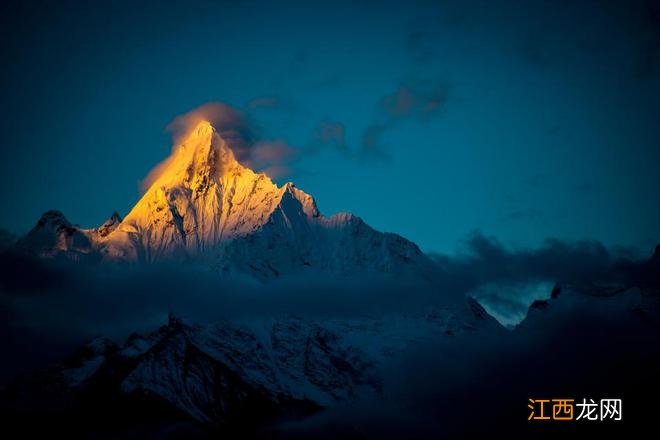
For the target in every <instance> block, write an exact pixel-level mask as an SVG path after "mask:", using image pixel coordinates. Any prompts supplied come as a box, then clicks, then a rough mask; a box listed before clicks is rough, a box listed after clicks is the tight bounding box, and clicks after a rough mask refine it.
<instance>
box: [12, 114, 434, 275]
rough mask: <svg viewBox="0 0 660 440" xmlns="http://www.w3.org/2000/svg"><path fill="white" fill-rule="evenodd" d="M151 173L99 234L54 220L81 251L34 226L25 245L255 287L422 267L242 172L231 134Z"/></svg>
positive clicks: (400, 241)
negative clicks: (162, 266) (191, 268)
mask: <svg viewBox="0 0 660 440" xmlns="http://www.w3.org/2000/svg"><path fill="white" fill-rule="evenodd" d="M153 174H154V175H153V176H152V178H151V179H150V181H151V184H150V186H149V187H148V189H147V190H146V192H145V193H144V195H143V196H142V198H141V199H140V200H139V201H138V202H137V204H136V205H135V206H134V207H133V209H132V210H131V211H130V212H129V213H128V215H126V217H125V218H124V219H123V220H122V219H121V218H120V217H119V215H117V214H113V216H112V217H111V218H110V219H109V220H108V221H106V222H105V223H104V224H103V225H102V226H101V227H99V228H94V229H82V228H79V227H77V226H74V225H71V224H70V223H69V222H68V221H67V220H66V219H65V218H64V216H63V215H62V214H61V213H59V212H58V222H60V223H62V224H65V225H66V233H67V234H69V236H73V235H76V236H78V235H80V238H79V239H78V242H80V243H82V244H83V245H79V246H77V247H72V246H70V243H69V242H68V241H66V240H62V239H61V238H59V237H55V238H53V237H50V236H48V237H46V235H48V234H49V233H58V234H60V235H61V234H62V232H61V231H59V230H58V229H57V228H52V227H49V228H46V229H45V230H44V228H43V225H41V223H43V222H41V221H40V224H38V225H37V226H36V227H35V229H34V230H33V231H31V232H30V233H29V234H28V237H31V239H30V240H23V243H27V244H29V246H27V247H28V248H30V249H31V250H32V251H34V252H36V253H38V254H39V255H41V256H49V257H52V256H65V257H67V258H72V259H75V260H80V259H81V258H80V255H81V254H83V255H85V256H86V257H89V256H94V257H96V258H91V259H92V260H96V259H99V260H102V261H115V262H117V261H119V262H135V263H153V262H157V261H163V260H170V259H174V260H191V259H203V260H204V261H206V262H209V263H210V264H211V265H212V267H213V268H215V269H217V270H218V271H220V272H223V273H227V272H231V273H233V272H241V273H248V274H250V275H252V276H256V277H257V278H261V279H263V278H275V277H279V276H281V275H283V274H287V273H291V272H298V271H301V270H304V271H321V272H331V273H334V274H344V275H351V274H363V273H365V272H367V273H370V272H371V273H374V272H375V273H390V274H397V275H401V274H403V273H409V274H418V273H419V271H420V270H421V268H422V267H423V266H425V265H426V263H427V262H428V260H427V257H426V256H425V255H424V254H423V253H422V252H421V251H420V250H419V248H418V247H417V246H416V245H415V244H413V243H412V242H410V241H408V240H406V239H404V238H402V237H400V236H398V235H396V234H389V233H381V232H378V231H375V230H374V229H372V228H371V227H369V226H368V225H366V224H365V223H364V222H363V221H362V220H361V219H360V218H358V217H356V216H353V215H352V214H346V213H340V214H335V215H333V216H331V217H324V216H322V215H321V214H320V212H319V210H318V208H317V206H316V202H315V201H314V199H313V198H312V196H310V195H309V194H306V193H305V192H303V191H301V190H300V189H298V188H296V187H295V186H294V185H293V184H292V183H287V184H285V185H283V186H282V187H278V186H277V185H276V184H275V183H273V182H272V181H271V179H270V178H269V177H268V176H267V175H266V174H263V173H255V172H254V171H252V170H251V169H249V168H247V167H245V166H244V165H242V164H241V163H239V161H238V160H237V159H236V157H235V155H234V153H233V151H232V149H231V138H230V136H225V135H224V134H223V133H222V132H218V131H216V130H215V129H214V127H213V126H212V125H211V124H210V123H209V122H207V121H201V122H199V123H197V125H196V126H194V128H193V129H192V130H190V131H189V132H188V133H187V134H186V135H185V136H184V137H182V139H181V140H180V141H179V142H178V144H177V145H176V146H175V148H174V150H173V152H172V154H171V156H170V157H169V158H168V159H167V160H166V161H165V162H163V163H162V164H161V165H160V166H159V167H158V168H157V169H156V171H155V172H154V173H153ZM60 217H61V218H60ZM37 229H38V231H37ZM58 231H59V232H58ZM37 232H38V233H37ZM83 238H86V239H87V240H83ZM69 241H70V240H69ZM53 243H55V244H56V246H53ZM58 243H59V244H62V243H65V244H67V245H66V246H64V245H62V246H59V245H57V244H58ZM72 252H75V254H76V255H75V256H74V257H72ZM86 259H89V258H86Z"/></svg>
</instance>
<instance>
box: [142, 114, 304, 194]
mask: <svg viewBox="0 0 660 440" xmlns="http://www.w3.org/2000/svg"><path fill="white" fill-rule="evenodd" d="M204 121H206V122H208V123H210V124H211V126H213V128H214V129H215V130H216V132H217V133H218V135H219V136H220V137H221V138H222V139H223V140H224V141H225V142H226V143H227V145H228V146H229V148H230V149H231V150H232V152H233V153H234V157H235V158H236V159H237V160H238V161H239V162H240V163H242V164H243V165H245V166H247V167H249V168H254V169H256V170H258V171H262V172H265V173H266V174H268V175H269V176H270V177H273V178H277V177H281V176H284V175H287V174H289V173H290V170H289V167H288V165H287V163H288V161H289V160H290V159H292V158H293V157H294V156H295V154H296V150H295V149H294V148H293V147H291V146H290V145H288V143H287V142H286V141H284V140H282V139H276V140H269V139H260V138H259V136H258V130H256V129H255V124H254V122H253V121H252V120H250V118H249V116H248V115H247V114H246V113H245V112H243V111H241V110H239V109H237V108H235V107H232V106H230V105H228V104H225V103H222V102H209V103H206V104H203V105H200V106H199V107H197V108H195V109H193V110H191V111H189V112H187V113H184V114H181V115H179V116H177V117H176V118H174V120H172V121H171V122H170V123H169V124H168V125H167V127H166V131H167V132H169V133H170V134H171V135H172V151H171V153H170V156H169V157H167V158H166V159H165V160H163V161H161V162H160V163H159V164H158V165H156V166H155V167H154V168H153V169H152V170H151V171H150V172H149V173H148V174H147V176H146V177H145V178H144V179H143V180H142V181H141V182H140V190H141V191H142V192H145V191H146V190H147V189H148V188H149V187H150V186H151V185H152V184H153V183H154V182H155V181H156V180H157V179H158V177H159V176H160V175H161V173H162V172H163V170H164V169H165V168H167V166H168V164H170V163H171V161H172V159H173V157H174V152H175V151H176V150H177V149H178V148H179V147H180V146H181V143H182V142H183V140H184V139H185V138H186V137H187V136H189V135H190V134H191V132H192V130H194V129H195V128H196V127H197V126H198V124H200V123H201V122H204Z"/></svg>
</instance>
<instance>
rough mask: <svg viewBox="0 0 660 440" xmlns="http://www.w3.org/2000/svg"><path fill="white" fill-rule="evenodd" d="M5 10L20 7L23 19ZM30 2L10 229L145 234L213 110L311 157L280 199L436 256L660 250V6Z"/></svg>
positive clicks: (14, 121) (297, 164)
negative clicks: (180, 153)
mask: <svg viewBox="0 0 660 440" xmlns="http://www.w3.org/2000/svg"><path fill="white" fill-rule="evenodd" d="M5 3H6V2H5ZM11 3H12V2H9V3H6V4H3V6H1V8H2V10H1V11H0V33H1V34H2V37H1V38H0V48H1V49H0V50H1V51H2V60H3V63H2V69H1V71H0V83H1V86H0V93H1V95H0V96H1V100H0V102H1V103H2V106H1V107H0V129H1V132H2V134H3V138H4V139H3V141H2V147H1V148H0V167H1V172H0V188H2V197H3V203H2V206H3V208H2V210H0V227H2V228H6V229H8V230H10V231H12V232H14V233H24V232H26V231H27V230H28V229H29V228H31V227H32V226H33V224H34V223H35V222H36V221H37V219H38V217H39V216H40V214H41V213H42V212H43V211H45V210H47V209H53V208H56V209H60V210H62V211H63V212H64V213H65V215H66V216H67V217H68V218H69V220H71V221H72V222H74V223H78V224H80V225H82V226H85V227H92V226H97V225H98V224H100V223H102V222H103V221H104V220H105V219H106V218H107V217H108V216H109V215H110V213H111V212H112V211H114V210H117V211H119V212H120V213H121V214H122V215H125V214H126V213H127V212H128V210H129V209H130V208H131V206H132V205H133V204H134V203H135V202H136V201H137V199H138V198H139V196H140V189H139V182H140V180H142V179H143V178H144V177H145V176H146V175H147V173H148V172H149V170H150V169H151V168H152V167H153V166H154V165H156V164H157V163H158V162H159V161H161V160H162V159H164V158H165V157H166V156H167V155H168V154H169V151H170V148H171V144H170V142H171V140H170V135H169V134H168V133H167V132H166V131H165V127H166V126H167V124H168V123H169V122H170V121H171V120H173V119H174V118H175V117H176V116H177V115H179V114H182V113H185V112H188V111H190V110H192V109H194V108H196V107H198V106H200V105H202V104H205V103H208V102H223V103H226V104H229V105H231V106H234V107H236V108H238V109H241V110H243V111H245V112H246V114H247V116H248V118H249V121H250V123H251V125H252V129H253V130H254V132H255V133H257V137H258V138H257V139H256V141H262V142H276V143H278V145H282V146H287V148H289V147H290V148H292V149H294V150H295V152H296V154H294V155H292V156H291V157H289V158H288V160H287V161H286V163H281V164H279V165H281V168H282V169H281V170H280V173H278V177H277V179H276V180H277V181H278V182H279V183H283V182H285V181H288V180H291V181H293V182H294V183H296V185H297V186H298V187H300V188H302V189H304V190H305V191H306V192H308V193H310V194H312V195H313V196H314V197H315V198H316V200H317V203H318V205H319V208H320V209H321V211H322V212H323V213H325V214H332V213H334V212H337V211H350V212H353V213H355V214H357V215H359V216H361V217H362V218H363V219H365V221H367V223H369V224H371V225H372V226H374V227H376V228H377V229H380V230H386V231H393V232H397V233H400V234H401V235H404V236H405V237H407V238H409V239H411V240H413V241H415V242H416V243H418V244H419V245H420V246H421V247H422V249H423V250H425V251H437V252H451V251H453V250H455V249H456V247H457V246H458V245H459V244H460V242H461V240H462V239H464V238H465V236H466V235H467V234H469V233H471V232H472V231H474V230H481V231H482V232H483V233H485V234H487V235H493V236H496V237H498V238H499V239H500V240H502V241H503V242H505V243H510V244H514V245H517V246H534V245H537V244H538V243H539V242H541V241H542V240H543V239H545V238H546V237H556V238H560V239H566V240H579V239H596V240H601V241H603V242H604V243H605V244H607V245H626V246H641V247H644V248H645V249H651V245H653V244H655V243H656V242H658V241H660V203H659V202H660V197H659V196H660V193H659V189H660V170H659V169H658V168H659V167H658V165H659V164H660V128H659V127H660V99H659V98H660V4H659V3H658V2H654V1H650V0H649V1H618V2H614V1H611V2H607V1H593V2H588V1H581V2H569V1H559V0H554V1H547V2H538V1H518V2H512V1H448V2H442V1H436V2H432V3H424V2H418V3H413V2H407V4H406V5H402V3H403V2H393V3H391V4H388V3H386V2H373V3H356V2H340V1H333V2H309V1H308V2H302V1H301V2H296V3H286V4H279V5H275V3H276V2H250V1H246V2H227V3H226V4H223V3H222V2H200V1H185V2H183V1H181V2H144V1H139V2H121V1H119V2H117V1H114V2H102V1H94V2H89V3H92V4H93V5H82V2H54V1H40V2H16V4H13V5H12V4H11Z"/></svg>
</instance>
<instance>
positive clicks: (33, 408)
mask: <svg viewBox="0 0 660 440" xmlns="http://www.w3.org/2000/svg"><path fill="white" fill-rule="evenodd" d="M656 263H657V259H656V257H655V256H654V257H653V258H652V259H650V260H648V261H646V262H641V263H638V264H628V265H627V266H626V271H627V272H626V273H627V280H628V281H627V282H626V283H619V284H617V285H612V284H607V283H603V282H601V281H600V280H593V282H591V283H588V284H587V283H583V284H581V285H579V286H578V285H562V286H557V287H555V289H554V290H553V291H552V294H551V295H550V297H549V299H547V300H540V301H536V302H534V303H533V304H532V305H531V306H530V310H529V313H528V315H527V317H526V318H525V319H524V320H523V321H522V322H521V323H520V324H519V325H518V326H516V327H515V328H514V329H512V330H506V329H504V327H502V326H501V325H500V324H499V323H498V322H497V321H495V320H494V319H493V318H492V317H490V316H489V315H488V314H487V313H486V312H485V310H484V309H483V308H482V307H481V306H480V305H479V304H478V303H477V302H476V301H474V300H472V299H469V298H468V300H467V301H466V302H464V303H462V304H454V305H452V306H448V307H444V308H443V307H435V308H426V309H424V310H422V311H420V312H417V313H411V312H409V311H408V312H404V311H402V312H398V313H397V312H390V313H385V314H374V315H372V316H362V317H355V318H318V317H317V318H302V317H295V316H270V317H268V316H263V317H255V318H247V317H246V318H234V319H225V320H221V321H214V322H205V323H195V322H190V321H187V320H184V319H180V318H177V317H175V316H173V315H170V317H169V321H168V322H167V324H165V325H163V326H161V327H159V328H158V329H156V330H155V331H152V332H147V333H134V334H132V335H131V336H129V337H128V338H127V339H126V341H125V342H123V343H116V342H113V341H111V340H109V339H107V338H103V337H99V338H95V339H93V340H92V341H90V342H89V343H88V344H86V345H85V346H83V347H82V348H81V349H79V350H78V351H76V352H75V353H74V354H73V355H72V356H70V357H69V358H67V359H66V360H65V361H63V362H60V363H58V364H57V365H55V366H53V367H51V368H49V369H47V370H42V371H41V372H37V373H33V374H26V375H24V376H23V377H22V378H21V379H19V380H17V381H15V382H13V383H12V384H11V385H10V386H8V387H7V388H6V389H5V390H4V391H3V392H2V394H1V399H0V403H1V405H2V407H1V409H2V414H3V415H5V416H7V417H8V420H7V422H6V426H15V425H14V424H16V425H20V426H22V427H23V429H24V431H25V426H27V427H28V428H27V431H28V432H30V433H35V434H38V433H41V434H45V433H46V432H49V433H52V432H58V433H62V434H67V435H74V436H83V437H91V438H95V437H101V438H103V436H104V435H109V436H111V437H118V438H134V436H136V435H143V436H148V437H155V438H171V437H168V436H171V435H180V436H182V437H184V438H210V437H213V436H217V435H235V436H240V437H245V436H248V437H258V438H346V437H347V436H349V437H355V438H401V437H402V436H406V435H407V436H411V437H413V438H437V437H438V436H441V435H449V436H460V437H463V436H470V437H471V436H477V435H479V436H481V435H486V434H487V433H488V432H492V431H493V430H506V432H507V433H508V434H509V435H510V436H511V438H529V436H536V437H539V436H540V437H542V438H545V437H546V436H547V437H548V438H550V437H556V436H557V435H564V436H568V437H571V436H573V435H587V434H592V435H596V434H597V435H601V434H605V433H606V434H621V435H623V433H631V432H637V430H643V429H648V428H649V427H650V426H649V425H650V424H652V423H653V422H652V421H653V420H654V419H653V417H652V412H653V408H654V407H653V406H652V405H650V404H651V403H652V400H653V396H654V395H655V393H657V392H658V391H660V381H659V380H658V378H657V369H658V368H660V350H659V349H658V345H657V343H656V342H657V339H658V337H660V284H657V283H649V282H648V280H649V279H653V278H652V276H653V275H654V272H653V271H654V270H655V269H656V268H657V267H656ZM640 280H641V281H640ZM530 396H531V397H533V398H557V397H558V396H560V397H562V398H564V397H566V398H575V399H578V400H579V399H582V398H594V399H599V398H605V397H607V398H622V399H623V401H624V422H623V423H620V424H615V423H606V422H603V423H597V424H592V425H589V424H587V423H582V424H578V423H577V422H574V423H573V424H572V425H570V426H568V425H561V424H547V425H534V424H530V423H528V421H527V415H528V414H527V412H526V404H527V399H528V398H530ZM647 405H648V406H647ZM475 411H478V412H479V414H478V415H479V423H475V419H474V417H475Z"/></svg>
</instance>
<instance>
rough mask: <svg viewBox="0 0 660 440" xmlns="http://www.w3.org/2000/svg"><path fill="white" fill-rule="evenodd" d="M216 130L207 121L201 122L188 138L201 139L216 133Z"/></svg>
mask: <svg viewBox="0 0 660 440" xmlns="http://www.w3.org/2000/svg"><path fill="white" fill-rule="evenodd" d="M214 131H215V129H214V128H213V126H212V125H211V123H210V122H209V121H207V120H201V121H199V122H198V123H197V124H195V125H194V126H193V129H192V130H190V132H189V134H188V136H187V138H188V139H190V138H193V139H194V138H199V137H203V136H208V135H209V134H210V133H212V132H214Z"/></svg>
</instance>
